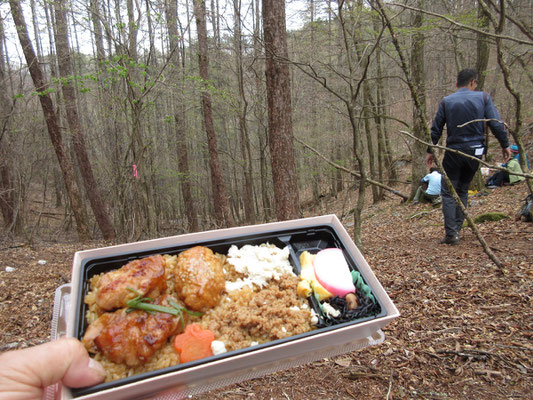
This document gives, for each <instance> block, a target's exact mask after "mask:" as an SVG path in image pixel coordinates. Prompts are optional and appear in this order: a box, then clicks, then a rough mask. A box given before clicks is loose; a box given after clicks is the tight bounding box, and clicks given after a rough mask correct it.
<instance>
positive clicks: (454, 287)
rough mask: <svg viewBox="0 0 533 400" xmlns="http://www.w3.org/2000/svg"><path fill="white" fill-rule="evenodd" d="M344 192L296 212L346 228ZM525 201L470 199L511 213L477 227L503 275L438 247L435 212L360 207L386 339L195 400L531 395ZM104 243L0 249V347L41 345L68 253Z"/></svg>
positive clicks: (477, 210)
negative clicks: (385, 302)
mask: <svg viewBox="0 0 533 400" xmlns="http://www.w3.org/2000/svg"><path fill="white" fill-rule="evenodd" d="M344 196H345V197H343V198H341V196H338V197H337V199H331V200H330V201H327V202H323V203H322V205H321V207H319V208H316V209H314V210H310V211H309V212H307V213H306V216H310V215H318V214H328V213H336V214H337V215H338V216H339V217H340V218H341V220H342V222H343V223H344V224H345V225H346V226H347V227H348V230H350V229H351V227H350V226H351V225H352V224H353V217H350V214H349V213H346V212H345V209H347V206H350V204H355V203H354V200H355V192H350V193H346V194H345V195H344ZM352 196H353V197H354V199H351V198H350V197H352ZM525 196H526V187H525V184H521V185H518V186H512V187H503V188H501V189H497V190H493V191H490V192H488V194H487V195H483V196H482V195H478V196H473V197H471V198H470V208H469V211H470V213H471V214H472V216H477V215H480V214H483V213H486V212H503V213H505V214H507V215H508V216H509V217H510V218H508V219H504V220H501V221H498V222H485V223H483V224H480V225H478V228H479V230H480V232H481V233H482V235H483V236H484V237H485V239H486V240H487V242H488V243H489V245H490V246H491V248H492V250H493V251H494V252H495V254H496V255H497V256H498V257H499V258H500V260H501V261H502V262H504V264H505V268H506V270H507V274H506V275H502V274H501V273H500V271H499V270H498V268H497V267H496V266H495V265H494V264H492V262H491V261H490V260H489V258H488V257H487V255H486V254H485V253H484V252H483V250H482V247H481V245H480V244H479V242H478V241H477V239H476V238H475V236H474V235H473V234H472V232H471V231H470V230H469V229H465V230H464V231H463V232H462V238H461V243H460V244H459V245H458V246H448V245H441V244H439V239H440V238H441V237H442V235H443V226H442V214H441V212H440V209H435V208H432V207H431V206H430V205H424V204H420V205H416V206H414V205H408V204H401V203H400V202H399V201H398V200H397V198H388V199H387V200H385V201H383V202H380V203H378V204H376V205H372V206H370V207H368V208H367V209H366V210H365V212H364V215H363V218H364V220H363V229H362V234H363V245H364V249H363V251H364V254H365V258H366V259H367V261H368V263H369V264H370V266H371V268H372V269H373V271H374V273H375V274H376V276H377V278H378V279H379V281H380V282H381V284H382V285H383V287H384V288H385V290H386V291H387V292H388V294H389V295H390V297H391V298H392V300H393V302H394V303H395V304H396V306H397V307H398V309H399V310H400V313H401V317H400V318H398V319H397V320H396V321H394V322H393V323H391V324H389V325H388V326H387V327H386V328H385V329H384V333H385V342H384V343H382V344H381V345H378V346H374V347H369V348H366V349H363V350H360V351H357V352H353V353H349V354H345V355H342V356H339V357H335V358H332V359H324V360H320V361H317V362H314V363H311V364H307V365H304V366H300V367H296V368H291V369H289V370H285V371H282V372H278V373H276V374H273V375H270V376H266V377H263V378H258V379H254V380H250V381H246V382H243V383H240V384H236V385H232V386H228V387H225V388H221V389H218V390H215V391H212V392H209V393H206V394H203V395H199V396H196V397H195V398H196V399H202V400H203V399H293V400H304V399H467V398H468V399H482V398H484V399H531V398H533V397H532V395H531V393H533V382H532V378H533V369H532V360H533V344H532V335H533V312H532V299H533V290H532V287H533V285H532V282H533V280H532V278H533V224H532V223H526V222H518V221H515V219H514V216H515V215H516V212H517V210H518V209H519V207H520V205H521V203H522V201H523V199H524V198H525ZM350 218H352V219H350ZM105 245H107V244H106V243H103V242H91V243H86V244H83V245H80V244H78V243H68V242H66V241H65V242H64V243H45V242H41V243H37V244H34V245H32V246H27V245H24V244H18V245H17V244H16V243H13V242H4V243H2V244H1V245H0V351H6V350H10V349H17V348H23V347H28V346H31V345H36V344H39V343H42V342H45V341H47V340H49V338H50V324H51V314H52V308H53V301H54V290H55V289H56V288H57V287H58V286H60V285H62V284H64V283H67V282H69V281H70V269H71V265H72V257H73V254H74V252H75V251H78V250H83V249H88V248H94V247H101V246H105ZM39 260H44V261H46V264H44V265H43V263H42V262H41V263H39ZM7 267H9V268H7ZM6 268H7V270H10V272H7V271H6ZM12 269H14V270H12Z"/></svg>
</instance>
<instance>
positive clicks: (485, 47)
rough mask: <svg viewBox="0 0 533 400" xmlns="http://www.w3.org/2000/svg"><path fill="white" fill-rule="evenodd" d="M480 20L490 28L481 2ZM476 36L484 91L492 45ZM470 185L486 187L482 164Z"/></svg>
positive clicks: (481, 35) (480, 88)
mask: <svg viewBox="0 0 533 400" xmlns="http://www.w3.org/2000/svg"><path fill="white" fill-rule="evenodd" d="M478 21H479V28H480V29H483V30H484V31H486V30H488V27H489V15H488V13H487V12H486V11H485V10H484V9H483V7H482V6H481V4H479V5H478ZM476 36H477V38H476V50H477V51H476V54H477V58H476V71H477V75H478V79H477V90H480V91H483V87H484V86H485V78H486V77H487V65H488V63H489V56H490V47H489V43H488V40H487V39H488V38H487V37H486V35H484V34H483V33H481V32H478V33H477V35H476ZM484 127H485V133H487V129H488V126H487V124H486V123H484ZM485 139H486V143H485V146H486V150H487V149H488V145H489V143H488V142H489V135H487V134H486V135H485ZM470 187H471V188H472V190H482V189H484V188H485V179H484V178H483V175H482V174H481V165H479V167H478V169H477V171H476V174H475V175H474V178H473V179H472V183H470Z"/></svg>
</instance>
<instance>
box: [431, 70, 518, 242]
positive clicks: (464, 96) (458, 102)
mask: <svg viewBox="0 0 533 400" xmlns="http://www.w3.org/2000/svg"><path fill="white" fill-rule="evenodd" d="M476 86H477V72H476V71H475V70H473V69H463V70H462V71H461V72H459V74H458V75H457V91H456V92H455V93H452V94H451V95H449V96H446V97H445V98H444V99H442V101H441V102H440V104H439V109H438V111H437V114H436V115H435V119H434V120H433V125H432V126H431V140H432V142H433V144H437V143H438V141H439V139H440V138H441V136H442V129H443V128H444V125H445V124H446V129H447V137H446V147H448V148H450V149H454V150H459V151H461V152H463V153H465V154H468V155H471V156H475V157H477V158H481V156H482V155H483V152H484V146H485V143H484V122H483V121H486V123H487V125H488V126H489V128H490V130H491V131H492V133H493V134H494V136H495V137H496V139H498V141H499V142H500V146H501V148H502V154H503V160H504V162H507V160H509V158H510V157H511V150H510V148H509V140H508V139H507V132H506V131H505V127H504V125H503V124H502V123H501V122H500V115H499V114H498V110H496V107H495V106H494V103H493V102H492V99H491V98H490V96H489V94H488V93H485V92H476V91H475V89H476ZM474 120H480V121H478V122H471V121H474ZM461 125H464V126H462V127H460V126H461ZM427 152H428V153H427V156H426V165H427V166H428V168H430V167H431V166H432V165H433V163H434V158H433V154H432V153H431V150H430V148H428V150H427ZM478 165H479V162H478V161H477V160H473V159H471V158H467V157H464V156H461V155H459V154H456V153H452V152H450V151H446V153H445V154H444V159H443V160H442V167H443V168H444V171H445V172H446V174H447V175H448V177H449V178H450V181H451V183H452V185H453V187H454V189H455V191H456V192H457V194H458V195H459V198H460V199H461V201H462V203H463V205H464V206H465V207H466V206H467V201H468V188H469V187H470V182H471V181H472V179H473V178H474V175H475V173H476V171H477V168H478ZM442 213H443V215H444V230H445V232H446V236H445V237H444V238H443V239H442V240H441V243H446V244H452V245H456V244H459V231H460V230H461V227H462V225H463V221H464V215H463V213H462V211H461V208H460V207H459V205H458V204H456V202H455V200H454V199H453V197H452V196H451V193H450V190H449V188H448V187H447V185H446V182H445V181H444V180H443V185H442Z"/></svg>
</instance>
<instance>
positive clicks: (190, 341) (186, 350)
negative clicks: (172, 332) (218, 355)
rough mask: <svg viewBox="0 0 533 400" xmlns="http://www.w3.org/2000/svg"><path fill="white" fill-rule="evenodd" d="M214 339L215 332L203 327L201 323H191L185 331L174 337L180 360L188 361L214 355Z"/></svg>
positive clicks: (182, 361)
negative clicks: (212, 348) (212, 346)
mask: <svg viewBox="0 0 533 400" xmlns="http://www.w3.org/2000/svg"><path fill="white" fill-rule="evenodd" d="M213 340H215V335H214V334H213V332H211V331H210V330H204V329H202V326H201V325H200V324H189V325H187V327H186V328H185V332H183V333H182V334H180V335H177V336H176V339H174V348H175V349H176V351H177V352H178V353H179V355H180V362H181V363H186V362H189V361H194V360H199V359H200V358H205V357H209V356H212V355H213V351H212V350H211V342H212V341H213Z"/></svg>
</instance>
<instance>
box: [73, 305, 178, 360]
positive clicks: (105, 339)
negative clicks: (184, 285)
mask: <svg viewBox="0 0 533 400" xmlns="http://www.w3.org/2000/svg"><path fill="white" fill-rule="evenodd" d="M167 297H168V296H167V295H163V296H161V297H159V298H158V299H156V300H155V301H154V303H153V304H160V305H164V306H168V303H167V301H166V299H167ZM183 318H185V319H187V314H185V313H184V315H183ZM186 323H187V321H186V320H185V321H183V325H186ZM181 327H182V323H181V322H180V318H179V317H175V316H173V315H172V314H167V313H161V312H156V313H153V314H151V313H148V312H146V311H141V310H135V311H132V312H130V313H126V309H120V310H117V311H115V312H112V313H104V314H102V315H101V316H100V317H99V318H98V319H97V320H96V321H94V322H93V323H92V324H91V325H89V327H88V328H87V331H86V332H85V335H84V336H83V344H84V345H85V347H86V348H87V350H88V351H89V352H91V353H96V352H98V351H99V352H101V353H102V354H103V355H105V356H106V357H107V358H108V359H109V360H111V361H113V362H115V363H124V364H126V365H128V366H130V367H134V366H137V365H141V364H144V363H145V362H146V361H148V360H149V359H150V357H151V356H152V355H153V354H154V353H155V352H156V351H157V350H158V349H160V348H161V347H163V345H164V344H166V343H167V340H168V338H169V337H170V336H172V335H173V334H175V333H179V331H180V330H181Z"/></svg>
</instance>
